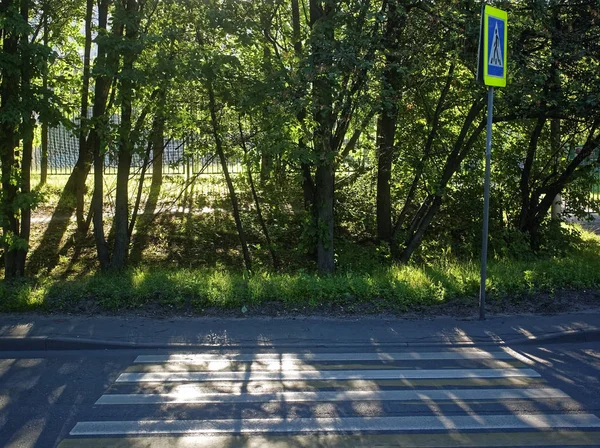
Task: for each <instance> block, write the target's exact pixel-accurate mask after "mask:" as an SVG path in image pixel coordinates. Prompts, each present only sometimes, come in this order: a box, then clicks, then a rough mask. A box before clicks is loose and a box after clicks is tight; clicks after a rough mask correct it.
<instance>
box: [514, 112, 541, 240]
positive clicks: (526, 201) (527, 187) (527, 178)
mask: <svg viewBox="0 0 600 448" xmlns="http://www.w3.org/2000/svg"><path fill="white" fill-rule="evenodd" d="M545 124H546V114H545V113H544V112H542V114H541V115H540V116H539V118H538V119H537V121H536V125H535V128H534V129H533V132H532V134H531V137H530V139H529V146H528V148H527V155H526V156H525V162H524V164H523V171H522V172H521V179H520V180H519V187H520V190H521V212H520V214H519V229H520V230H521V231H523V232H527V227H530V225H529V224H528V222H529V221H530V216H529V215H530V212H531V208H532V205H533V206H535V205H534V204H535V202H537V200H536V199H535V198H532V194H531V181H532V179H531V172H532V170H533V162H534V160H535V153H536V150H537V145H538V141H539V139H540V136H541V135H542V131H543V129H544V125H545Z"/></svg>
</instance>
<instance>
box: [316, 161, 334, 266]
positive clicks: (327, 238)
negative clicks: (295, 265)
mask: <svg viewBox="0 0 600 448" xmlns="http://www.w3.org/2000/svg"><path fill="white" fill-rule="evenodd" d="M334 173H335V168H334V166H333V164H319V165H318V166H317V174H316V176H315V180H316V182H315V185H316V192H317V194H316V198H315V209H316V213H317V269H318V271H319V273H320V274H331V273H333V271H334V270H335V257H334V248H333V221H334V217H333V195H334V187H335V174H334Z"/></svg>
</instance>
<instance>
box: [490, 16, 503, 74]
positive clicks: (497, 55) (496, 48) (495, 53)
mask: <svg viewBox="0 0 600 448" xmlns="http://www.w3.org/2000/svg"><path fill="white" fill-rule="evenodd" d="M501 45H502V44H501V42H500V33H499V32H498V23H496V27H495V28H494V40H493V41H492V52H491V54H490V65H493V66H496V67H502V66H503V65H504V58H503V57H502V47H501Z"/></svg>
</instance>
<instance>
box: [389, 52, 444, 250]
mask: <svg viewBox="0 0 600 448" xmlns="http://www.w3.org/2000/svg"><path fill="white" fill-rule="evenodd" d="M454 69H455V64H454V63H452V64H451V65H450V69H449V70H448V77H447V78H446V84H445V85H444V88H443V89H442V92H441V94H440V97H439V99H438V102H437V105H436V108H435V112H434V114H433V120H432V123H431V130H430V132H429V135H428V136H427V141H426V142H425V148H424V149H423V157H422V158H421V160H420V161H419V164H418V165H417V168H416V170H415V175H414V178H413V181H412V184H411V186H410V189H409V191H408V194H407V195H406V200H405V201H404V206H403V207H402V210H401V212H400V215H399V216H398V219H397V221H396V224H395V225H394V228H393V230H392V237H391V243H392V251H394V250H395V246H397V244H396V243H397V238H398V231H399V230H400V227H401V226H402V225H404V221H405V220H406V216H407V215H408V212H409V210H410V209H411V207H412V203H413V201H414V199H415V195H416V193H417V188H418V186H419V182H420V181H421V176H422V175H423V172H424V170H425V162H426V161H427V160H428V159H429V157H430V155H431V152H432V150H433V143H434V141H435V138H436V137H437V132H438V129H439V125H440V119H441V116H442V112H443V111H444V103H445V102H446V97H447V96H448V92H449V91H450V85H451V84H452V80H453V79H454Z"/></svg>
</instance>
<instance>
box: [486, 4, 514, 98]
mask: <svg viewBox="0 0 600 448" xmlns="http://www.w3.org/2000/svg"><path fill="white" fill-rule="evenodd" d="M490 16H491V17H494V18H496V19H498V20H502V21H503V22H504V53H503V57H504V77H502V78H500V77H498V76H489V75H488V74H487V73H488V70H487V68H488V64H489V55H488V43H489V38H490V34H489V25H488V22H489V20H488V17H490ZM507 62H508V14H507V13H506V11H502V10H501V9H498V8H494V7H493V6H490V5H485V8H484V11H483V83H484V84H485V85H486V86H490V87H506V73H507V69H508V67H507Z"/></svg>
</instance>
